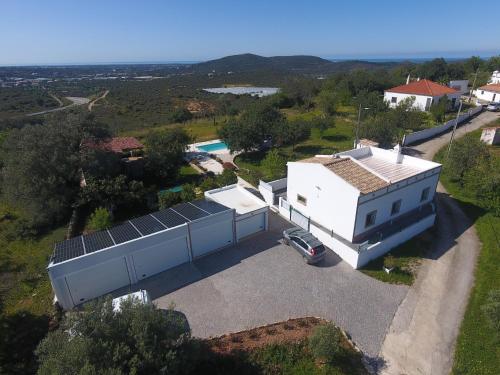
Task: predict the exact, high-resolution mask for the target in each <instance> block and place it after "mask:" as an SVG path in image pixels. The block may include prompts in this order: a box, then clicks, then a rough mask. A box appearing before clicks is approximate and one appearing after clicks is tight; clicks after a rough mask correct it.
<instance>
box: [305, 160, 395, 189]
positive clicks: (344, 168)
mask: <svg viewBox="0 0 500 375" xmlns="http://www.w3.org/2000/svg"><path fill="white" fill-rule="evenodd" d="M299 162H300V163H317V164H322V165H324V166H325V167H326V168H328V169H329V170H330V171H332V172H333V173H335V174H336V175H337V176H339V177H340V178H342V179H343V180H344V181H346V182H347V183H349V184H350V185H352V186H354V187H355V188H356V189H358V190H359V191H360V192H361V193H362V194H368V193H372V192H374V191H377V190H380V189H382V188H384V187H386V186H389V183H388V182H386V181H384V180H383V179H381V178H380V177H378V176H376V175H375V174H373V173H372V172H370V171H369V170H367V169H365V168H363V167H362V166H361V165H359V164H358V163H356V162H355V161H353V160H351V159H350V158H333V157H317V156H315V157H312V158H309V159H304V160H299Z"/></svg>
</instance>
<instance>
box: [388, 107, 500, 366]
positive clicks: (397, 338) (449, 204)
mask: <svg viewBox="0 0 500 375" xmlns="http://www.w3.org/2000/svg"><path fill="white" fill-rule="evenodd" d="M498 117H499V115H498V114H495V113H491V112H485V113H482V114H480V115H479V116H477V117H476V118H474V119H473V120H471V121H470V122H469V123H468V124H467V125H464V126H462V127H461V128H459V129H458V131H457V133H456V137H457V138H458V137H461V136H463V135H464V134H466V133H468V132H470V131H473V130H476V129H478V128H480V127H481V126H484V125H485V124H487V123H489V122H491V121H493V120H495V119H496V118H498ZM450 134H451V133H447V134H444V135H442V136H440V137H437V138H434V139H432V140H429V141H427V142H424V143H422V144H420V145H418V146H415V147H412V148H411V150H410V151H413V152H414V153H416V154H418V155H420V156H421V157H422V158H424V159H428V160H432V158H433V157H434V155H435V154H436V152H437V151H438V150H439V149H440V148H441V147H443V146H444V145H446V144H447V143H448V142H449V140H450ZM437 210H438V222H437V233H439V238H437V239H436V241H435V243H434V244H433V254H432V256H431V257H430V259H427V260H426V261H425V262H424V264H423V266H422V269H421V270H420V272H419V275H418V277H417V280H416V282H415V284H414V286H413V287H412V288H411V289H410V290H409V291H408V294H407V296H406V298H405V299H404V300H403V302H402V303H401V305H400V307H399V309H398V311H397V312H396V315H395V317H394V320H393V322H392V324H391V326H390V328H389V331H388V334H387V336H386V338H385V340H384V343H383V345H382V350H381V353H380V354H381V355H380V356H381V357H382V358H383V360H384V361H385V366H386V367H385V368H384V369H383V370H382V371H381V373H382V374H390V375H402V374H408V375H414V374H415V375H416V374H426V375H446V374H449V373H450V371H451V367H452V365H453V353H454V347H455V342H456V338H457V335H458V332H459V328H460V324H461V322H462V318H463V314H464V312H465V308H466V306H467V301H468V298H469V293H470V290H471V287H472V285H473V282H474V267H475V264H476V259H477V255H478V253H479V250H480V242H479V239H478V237H477V235H476V232H475V229H474V226H473V223H471V222H470V220H469V219H468V217H467V216H466V215H465V214H464V213H463V212H462V210H461V209H460V207H459V205H458V204H457V203H456V202H455V201H454V200H453V198H451V197H450V196H449V195H448V194H447V193H446V190H445V189H444V188H443V187H442V186H441V185H439V186H438V196H437Z"/></svg>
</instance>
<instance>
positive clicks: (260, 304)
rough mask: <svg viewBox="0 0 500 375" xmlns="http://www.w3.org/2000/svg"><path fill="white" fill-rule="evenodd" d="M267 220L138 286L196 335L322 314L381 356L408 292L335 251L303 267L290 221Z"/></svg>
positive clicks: (200, 335)
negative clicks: (260, 229)
mask: <svg viewBox="0 0 500 375" xmlns="http://www.w3.org/2000/svg"><path fill="white" fill-rule="evenodd" d="M270 218H271V219H270V224H271V225H270V230H269V231H268V232H266V233H261V234H258V235H256V236H254V237H252V238H249V239H248V240H246V241H244V242H242V243H240V244H238V245H237V246H235V247H232V248H229V249H226V250H223V251H222V252H219V253H216V254H213V255H210V256H208V257H205V258H202V259H200V260H198V261H196V262H195V263H192V264H186V265H183V266H180V267H177V268H176V269H173V270H170V271H166V272H164V273H163V274H160V275H158V276H157V277H152V278H150V279H147V280H145V281H144V282H143V284H140V285H139V286H138V287H139V288H145V289H147V290H148V291H149V292H150V293H151V296H152V298H153V299H154V300H155V303H156V304H157V305H158V306H160V307H162V308H166V307H168V306H169V305H170V304H171V303H172V302H173V303H175V306H176V309H177V310H180V311H181V312H183V313H184V314H185V315H186V316H187V318H188V321H189V323H190V325H191V329H192V332H193V334H194V335H195V336H199V337H208V336H213V335H220V334H224V333H229V332H235V331H240V330H244V329H247V328H250V327H256V326H260V325H265V324H268V323H274V322H277V321H282V320H286V319H288V318H294V317H301V316H317V317H322V318H326V319H329V320H332V321H334V322H335V323H337V324H338V325H339V326H341V327H342V328H344V329H345V330H346V331H347V332H349V334H350V335H351V336H352V338H353V340H354V341H355V342H356V343H357V344H358V345H359V346H360V347H361V349H362V350H363V351H364V352H365V353H367V355H369V356H372V357H376V356H377V354H378V353H379V351H380V347H381V344H382V341H383V339H384V336H385V333H386V331H387V329H388V327H389V324H390V323H391V321H392V318H393V316H394V313H395V312H396V309H397V308H398V306H399V304H400V303H401V301H402V300H403V298H404V296H405V295H406V294H407V291H408V287H406V286H398V285H390V284H385V283H382V282H379V281H377V280H375V279H372V278H370V277H367V276H365V275H364V274H362V273H361V272H359V271H355V270H353V269H352V268H351V267H350V266H349V265H348V264H347V263H345V262H343V261H341V260H340V258H339V257H338V256H336V255H335V254H334V253H333V252H329V254H328V257H327V259H326V261H325V263H324V264H321V265H320V266H318V267H316V266H309V265H306V264H304V262H303V260H302V258H301V257H300V255H299V254H298V253H297V252H296V251H295V250H293V249H291V248H290V247H288V246H285V245H282V244H281V243H280V242H279V241H280V239H281V232H282V230H283V228H285V227H288V226H289V225H290V224H288V222H286V221H285V220H283V219H282V218H280V217H279V216H277V215H276V214H270ZM186 284H187V285H186ZM172 290H174V291H172Z"/></svg>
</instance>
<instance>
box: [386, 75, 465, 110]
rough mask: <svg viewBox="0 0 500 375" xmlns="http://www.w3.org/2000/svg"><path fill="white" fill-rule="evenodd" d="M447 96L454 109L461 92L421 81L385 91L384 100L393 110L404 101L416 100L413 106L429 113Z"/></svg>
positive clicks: (424, 80)
mask: <svg viewBox="0 0 500 375" xmlns="http://www.w3.org/2000/svg"><path fill="white" fill-rule="evenodd" d="M445 95H446V96H447V97H448V99H449V100H450V102H451V106H452V107H455V106H456V105H457V104H458V103H459V100H460V92H459V91H458V90H455V89H454V88H451V87H448V86H445V85H441V84H439V83H436V82H433V81H430V80H428V79H421V80H417V81H413V82H409V83H407V84H406V85H401V86H396V87H393V88H391V89H388V90H385V92H384V100H385V101H386V102H387V103H389V106H390V107H391V108H394V107H396V106H397V105H398V104H400V103H401V102H402V101H403V100H405V99H408V98H414V99H415V102H414V104H413V106H414V107H415V108H417V109H420V110H421V111H428V110H429V109H430V108H431V106H432V105H433V104H435V103H437V102H438V101H439V99H441V98H442V97H443V96H445Z"/></svg>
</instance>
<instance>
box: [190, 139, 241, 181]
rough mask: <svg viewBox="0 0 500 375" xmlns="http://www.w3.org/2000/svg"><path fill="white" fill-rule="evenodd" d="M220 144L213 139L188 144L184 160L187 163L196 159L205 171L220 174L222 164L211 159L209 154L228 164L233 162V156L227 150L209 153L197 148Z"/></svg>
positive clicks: (218, 140)
mask: <svg viewBox="0 0 500 375" xmlns="http://www.w3.org/2000/svg"><path fill="white" fill-rule="evenodd" d="M221 142H222V141H221V140H220V139H213V140H211V141H206V142H198V143H193V144H190V145H188V150H187V152H186V155H185V158H186V159H187V160H188V161H191V160H193V159H196V160H197V161H198V163H199V164H200V166H201V167H203V168H205V169H206V170H207V171H210V172H213V173H215V174H221V173H222V171H223V168H222V164H221V163H219V162H218V161H216V160H214V159H212V158H211V157H210V156H209V154H212V155H216V156H217V157H218V158H220V159H221V160H222V161H223V162H230V163H232V162H233V159H234V156H235V154H231V152H230V151H229V150H228V149H227V148H225V149H221V150H213V151H210V152H207V151H205V150H203V149H200V148H198V147H199V146H206V145H212V144H215V143H221Z"/></svg>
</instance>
